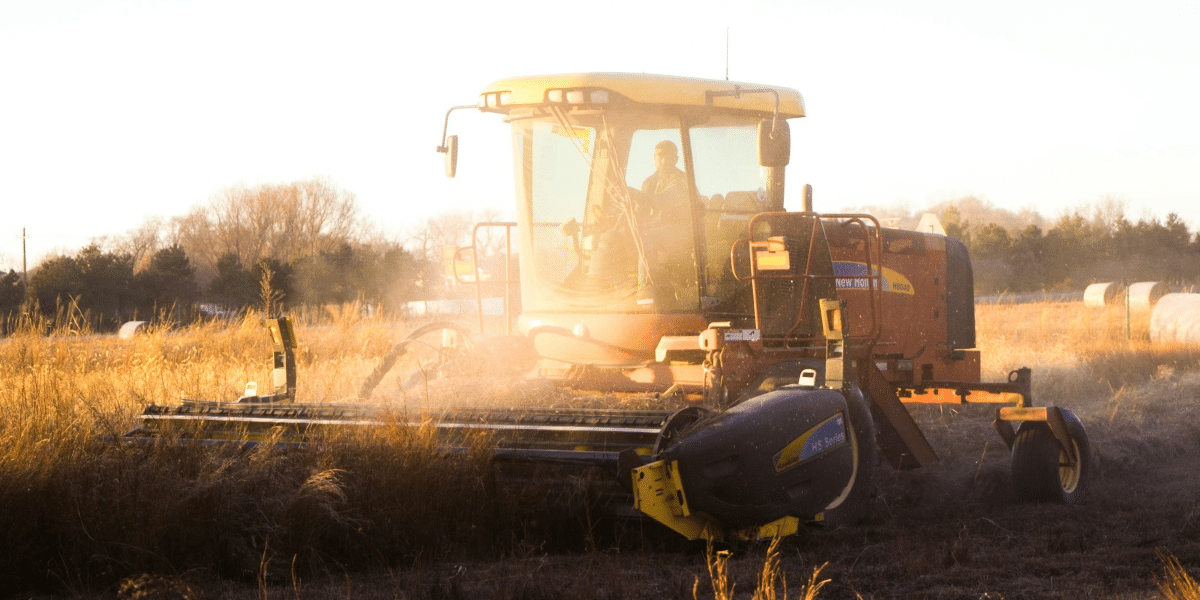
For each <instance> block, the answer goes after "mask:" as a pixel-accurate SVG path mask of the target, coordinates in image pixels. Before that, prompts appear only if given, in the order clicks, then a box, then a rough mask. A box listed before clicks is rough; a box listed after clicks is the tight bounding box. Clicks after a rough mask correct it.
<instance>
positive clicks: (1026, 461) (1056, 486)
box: [1012, 409, 1095, 504]
mask: <svg viewBox="0 0 1200 600" xmlns="http://www.w3.org/2000/svg"><path fill="white" fill-rule="evenodd" d="M1062 415H1063V421H1064V422H1065V423H1066V425H1067V433H1068V434H1069V435H1070V438H1071V446H1072V450H1073V451H1074V453H1075V456H1077V457H1078V460H1077V461H1076V463H1075V465H1074V466H1072V465H1071V461H1070V459H1069V458H1068V457H1067V453H1066V451H1064V450H1063V448H1062V446H1061V445H1060V444H1059V443H1058V439H1057V438H1055V437H1054V433H1053V432H1051V431H1050V426H1049V425H1047V424H1046V423H1043V422H1040V421H1029V422H1025V423H1021V426H1020V428H1018V429H1017V437H1016V439H1015V440H1014V441H1013V449H1012V480H1013V492H1015V493H1016V496H1017V499H1018V500H1020V501H1022V502H1061V503H1066V504H1076V503H1078V502H1080V501H1082V500H1083V498H1084V497H1085V495H1086V494H1087V490H1088V487H1089V486H1090V485H1091V481H1092V478H1093V477H1094V476H1095V473H1094V471H1095V467H1094V465H1093V460H1092V446H1091V443H1090V442H1089V441H1088V436H1087V431H1085V430H1084V428H1083V423H1082V422H1081V421H1080V420H1079V418H1078V417H1076V416H1075V414H1074V413H1072V412H1071V411H1069V410H1065V409H1064V410H1063V411H1062Z"/></svg>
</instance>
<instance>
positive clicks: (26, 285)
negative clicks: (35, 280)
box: [21, 227, 29, 304]
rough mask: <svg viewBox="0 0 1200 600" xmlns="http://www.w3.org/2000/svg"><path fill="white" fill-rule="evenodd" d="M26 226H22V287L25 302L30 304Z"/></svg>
mask: <svg viewBox="0 0 1200 600" xmlns="http://www.w3.org/2000/svg"><path fill="white" fill-rule="evenodd" d="M26 237H28V236H26V235H25V228H24V227H22V228H21V287H22V288H23V289H24V290H25V298H24V304H29V267H28V266H27V265H26V262H25V257H26V254H25V238H26Z"/></svg>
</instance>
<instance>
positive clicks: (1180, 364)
mask: <svg viewBox="0 0 1200 600" xmlns="http://www.w3.org/2000/svg"><path fill="white" fill-rule="evenodd" d="M362 315H363V313H362V311H361V309H359V308H357V307H354V306H347V307H338V308H336V309H331V310H330V311H328V312H326V313H324V314H314V315H310V316H306V317H305V318H304V319H301V320H300V322H299V323H297V334H298V338H299V341H300V344H301V346H300V348H298V350H297V362H298V365H299V377H300V381H299V393H298V398H297V399H298V400H299V401H303V402H337V401H344V400H347V399H351V398H352V397H353V396H354V394H355V392H356V391H357V389H358V385H359V383H360V382H361V381H362V378H363V377H364V376H365V375H366V374H367V373H369V372H370V370H371V369H372V368H373V367H374V366H375V364H376V361H377V360H378V359H379V357H381V356H383V355H384V354H385V353H386V352H387V350H388V349H389V348H390V347H391V346H392V345H393V344H395V343H396V342H398V341H400V340H402V339H403V338H404V336H405V335H406V334H407V332H408V331H409V326H408V325H406V324H402V323H401V324H397V323H392V322H388V321H385V320H382V319H378V318H367V317H364V316H362ZM1124 317H1125V315H1124V312H1123V310H1120V309H1104V310H1092V309H1086V308H1084V307H1082V306H1081V305H1078V304H1029V305H1015V306H1014V305H983V306H979V307H977V319H978V327H977V329H978V331H979V336H978V337H979V346H980V349H981V351H982V354H983V369H984V376H985V379H986V380H1001V379H1003V378H1004V377H1005V376H1006V375H1007V373H1008V371H1010V370H1012V369H1015V368H1018V367H1021V366H1029V367H1032V368H1033V369H1034V386H1035V387H1034V392H1035V398H1036V399H1037V400H1038V402H1039V403H1041V404H1058V405H1062V406H1067V407H1069V408H1071V409H1072V410H1075V411H1076V412H1077V413H1079V414H1080V415H1081V416H1082V417H1083V419H1084V421H1085V423H1087V424H1088V427H1089V430H1090V431H1093V432H1096V431H1098V432H1100V433H1101V434H1102V437H1104V438H1105V439H1107V440H1120V441H1121V443H1120V444H1116V443H1112V444H1110V445H1109V446H1107V447H1105V446H1103V444H1101V447H1100V450H1101V451H1102V452H1103V453H1104V456H1105V462H1106V464H1108V465H1110V466H1111V465H1117V466H1120V465H1121V464H1124V463H1125V462H1128V463H1129V464H1136V463H1135V461H1134V460H1133V458H1132V457H1133V455H1134V454H1136V453H1142V454H1143V455H1144V454H1145V453H1146V452H1163V453H1172V452H1174V453H1177V452H1181V451H1183V450H1181V449H1179V448H1173V447H1168V446H1169V443H1174V442H1169V443H1168V442H1156V440H1164V439H1167V440H1170V439H1180V436H1166V435H1158V434H1159V433H1160V432H1161V431H1163V430H1164V428H1181V427H1183V428H1186V427H1188V426H1189V425H1187V424H1186V423H1180V422H1179V419H1178V418H1177V415H1178V414H1184V413H1186V411H1189V410H1191V404H1192V403H1194V400H1193V397H1192V395H1191V394H1190V393H1187V392H1185V391H1182V390H1186V389H1192V388H1187V387H1182V386H1195V385H1196V384H1197V383H1198V382H1200V373H1198V371H1200V369H1197V367H1198V366H1200V351H1197V350H1196V349H1193V348H1188V347H1183V346H1158V345H1151V344H1150V343H1149V342H1148V341H1146V339H1145V337H1146V336H1145V331H1146V327H1145V322H1144V319H1145V317H1144V315H1143V316H1142V317H1137V316H1136V315H1135V318H1138V319H1141V320H1136V321H1133V322H1132V323H1131V324H1130V327H1129V329H1130V330H1131V332H1132V335H1127V334H1126V322H1125V320H1124ZM46 331H50V332H51V333H52V335H48V336H47V335H44V333H45V332H46ZM270 353H271V347H270V342H269V337H268V336H267V333H266V331H265V329H264V328H263V326H262V323H261V320H260V319H259V318H258V317H257V316H253V315H250V316H246V317H245V318H242V319H239V320H235V321H232V322H227V323H224V322H223V323H206V324H198V325H192V326H187V327H182V328H176V329H169V328H157V329H153V330H151V331H149V332H148V333H147V334H146V335H141V336H138V337H135V338H133V339H130V340H119V339H116V338H115V337H114V336H104V335H96V334H94V333H92V332H90V331H88V330H87V329H86V327H85V326H82V325H81V324H80V321H78V320H71V319H64V320H60V323H59V324H57V325H56V324H53V323H48V322H44V321H43V322H36V323H26V324H24V325H22V326H21V327H18V328H17V331H16V333H15V334H13V335H11V336H9V337H7V338H0V415H2V416H3V419H0V506H4V507H6V508H7V509H8V510H7V513H6V514H5V515H2V516H0V531H3V532H4V534H5V535H4V538H3V540H4V541H5V543H6V544H7V545H6V547H4V548H2V549H0V554H2V555H3V558H0V578H4V580H6V581H9V582H11V584H12V585H13V586H15V587H16V588H21V589H46V588H55V589H66V590H78V591H84V590H95V589H103V588H105V586H114V587H112V589H115V586H116V584H117V582H119V581H121V580H126V579H128V578H129V577H130V576H136V575H137V574H139V573H145V572H149V573H156V574H161V575H163V576H164V577H167V579H166V581H172V580H173V579H172V578H173V577H176V576H180V575H181V574H182V573H184V572H190V571H189V569H195V568H197V566H198V565H206V566H205V567H203V568H205V569H208V570H209V571H210V572H212V573H214V574H215V575H216V576H218V577H222V578H228V579H233V580H244V581H248V582H253V581H258V580H259V579H260V578H261V580H262V581H263V582H264V584H269V585H285V584H286V583H287V582H288V581H291V580H292V578H293V577H296V576H297V575H296V574H297V573H299V574H300V575H299V576H305V574H312V573H325V574H329V573H338V572H341V570H343V569H356V568H367V567H385V568H390V567H391V566H393V565H395V564H397V563H402V562H405V561H409V562H410V563H415V562H417V561H425V562H428V561H441V560H448V559H449V558H450V557H455V556H461V555H468V556H488V557H495V556H515V555H521V553H522V552H526V551H527V550H528V549H529V548H544V547H543V546H542V545H541V544H542V543H543V542H541V541H538V540H540V539H544V537H545V536H546V535H550V534H552V533H553V532H554V531H559V530H561V531H563V532H570V533H565V534H564V535H566V536H567V537H569V536H570V535H576V536H578V537H579V538H580V539H583V538H584V537H588V536H590V535H591V533H590V531H591V528H592V527H593V525H592V524H590V523H588V524H581V523H579V522H562V523H559V522H553V521H552V519H549V518H540V519H533V518H528V514H529V513H528V512H526V513H521V507H519V506H518V505H517V504H518V500H517V499H513V498H508V497H507V496H505V494H503V493H501V492H500V491H498V490H497V489H496V483H495V481H494V480H493V479H492V476H491V475H490V469H489V467H488V465H487V463H486V459H485V458H483V453H479V454H478V455H472V456H467V457H459V458H457V459H447V458H445V457H441V456H439V455H438V454H437V452H436V449H434V448H432V446H431V445H430V444H429V443H428V439H422V438H421V437H420V436H415V437H414V436H412V435H410V434H409V433H407V432H402V431H400V430H386V429H385V430H380V431H376V432H372V433H369V434H368V433H362V434H355V435H350V436H348V437H347V438H345V439H341V440H339V441H340V442H341V443H339V444H335V445H331V446H329V447H325V448H320V449H316V448H309V449H301V450H297V451H292V452H283V451H279V450H275V449H272V448H269V447H266V446H261V447H259V448H257V449H252V450H242V449H236V448H200V447H188V446H163V447H129V446H122V445H119V444H112V443H109V442H106V441H105V438H106V437H111V436H117V435H120V434H121V433H123V432H124V431H127V430H128V429H130V428H132V427H133V426H134V425H136V416H137V414H138V413H139V412H140V411H141V410H142V408H143V407H144V406H145V405H146V404H150V403H168V404H169V403H173V402H175V401H177V399H178V398H180V397H181V396H182V397H189V398H200V399H216V400H232V399H235V398H237V397H238V396H239V395H240V394H241V393H242V391H243V389H244V386H245V383H246V382H247V381H258V382H260V389H263V387H264V385H265V382H267V381H269V359H270ZM430 358H431V357H430V355H429V354H428V353H424V354H421V353H420V352H414V353H413V354H412V355H411V356H407V357H406V359H405V360H406V361H407V362H406V363H404V364H400V365H397V367H396V368H395V369H394V371H393V374H392V375H389V377H388V378H387V379H385V380H384V383H383V384H381V385H380V387H379V388H378V389H377V392H376V396H377V398H379V399H382V400H384V401H391V402H397V403H405V404H413V405H416V404H420V403H422V402H425V401H426V399H425V398H424V397H423V396H421V394H420V393H418V394H416V395H413V394H409V395H405V394H402V393H401V392H400V390H399V379H400V377H399V376H398V375H399V374H400V373H403V372H407V371H412V370H413V369H416V368H417V367H418V366H419V365H420V364H423V363H427V362H428V361H429V360H430ZM558 393H561V392H558ZM504 394H505V392H503V391H501V392H496V397H495V398H492V401H494V402H497V403H509V402H512V403H517V402H537V401H538V400H539V399H540V400H542V401H547V397H546V396H538V397H537V398H532V397H525V396H522V394H526V395H528V394H529V392H528V390H521V391H515V392H511V396H505V395H504ZM461 395H462V396H463V397H466V398H468V399H469V401H472V402H473V403H476V402H486V401H488V400H489V398H487V397H483V396H482V395H481V394H480V392H479V391H478V390H465V391H463V392H462V394H461ZM549 401H552V402H570V401H571V398H569V397H554V398H552V399H551V400H549ZM969 409H970V407H961V408H957V407H932V408H928V409H924V408H923V409H922V411H923V412H921V413H920V414H918V415H917V416H918V419H919V420H920V421H921V422H922V425H923V426H925V427H927V434H928V435H929V436H930V437H931V441H933V442H934V443H935V445H936V446H938V447H939V448H943V447H949V448H955V447H966V448H974V450H972V452H974V454H973V455H971V456H963V457H956V456H955V455H954V452H955V450H953V449H952V450H950V451H948V452H947V453H946V454H947V455H948V456H947V458H949V459H950V460H949V461H948V462H953V461H954V460H955V459H956V458H961V459H962V461H961V462H963V463H964V464H969V465H970V468H971V470H972V472H973V477H974V479H976V480H979V479H986V478H987V477H989V476H991V473H990V471H989V470H988V469H989V468H990V467H987V468H985V462H986V461H985V458H986V459H988V460H992V457H993V454H995V455H999V454H1001V453H1002V451H1003V445H1002V444H1000V443H999V441H998V440H996V442H995V444H992V445H986V444H985V445H983V446H982V451H980V449H979V444H961V445H959V444H956V443H954V441H953V438H954V436H976V437H978V436H980V435H987V434H989V432H988V431H986V430H987V429H988V424H987V421H986V420H983V419H977V421H979V422H978V423H973V424H971V425H970V426H969V427H968V426H964V422H965V421H964V419H963V418H961V415H959V416H958V417H955V416H954V415H953V414H952V413H954V412H956V411H960V410H961V411H968V410H969ZM1193 427H1195V426H1193ZM981 431H982V433H981ZM1197 432H1198V433H1196V434H1195V435H1196V437H1197V439H1200V429H1197ZM990 435H992V436H994V433H990ZM1093 435H1094V437H1096V438H1099V437H1101V436H1096V435H1095V434H1093ZM947 440H949V441H947ZM1156 443H1157V445H1154V444H1156ZM1164 444H1168V445H1164ZM993 449H994V450H995V452H993ZM939 451H941V450H939ZM981 454H982V455H981ZM989 464H990V463H989ZM967 480H968V481H970V480H971V479H970V477H968V478H967ZM981 489H982V491H980V492H978V493H979V494H985V493H987V488H986V487H985V486H981ZM945 493H946V494H948V495H949V494H954V493H957V491H956V490H949V491H946V492H945ZM529 495H531V494H526V496H529ZM526 500H530V498H529V497H525V498H523V499H522V501H526ZM542 502H543V503H544V502H545V499H544V498H543V499H542ZM589 516H590V514H589ZM571 518H575V517H568V519H567V520H568V521H569V520H570V519H571ZM539 521H540V522H539ZM581 531H583V533H582V534H581V535H580V532H581ZM548 532H549V533H548ZM589 539H590V537H589ZM777 551H778V549H777V547H776V546H772V547H771V548H770V549H768V551H767V555H766V557H765V558H764V561H763V563H762V567H761V569H759V570H758V576H757V583H756V584H754V583H747V584H744V585H756V586H757V587H756V591H755V592H754V594H755V597H758V598H773V597H775V594H776V589H777V588H778V587H782V594H781V595H780V596H779V597H782V598H786V597H787V586H786V580H785V579H783V577H782V573H783V571H782V570H781V568H780V566H779V559H778V554H777ZM721 560H724V561H726V562H720V561H721ZM1163 560H1164V562H1165V563H1166V564H1167V575H1166V577H1167V579H1165V580H1164V581H1166V582H1169V584H1170V585H1172V586H1175V587H1173V588H1172V589H1179V590H1187V589H1192V590H1193V591H1194V589H1195V586H1194V581H1193V580H1190V579H1188V578H1187V573H1186V572H1185V571H1183V570H1182V567H1179V564H1178V561H1174V562H1172V561H1171V560H1168V559H1166V558H1164V559H1163ZM727 561H728V556H726V557H724V558H722V557H721V556H720V555H716V556H713V555H710V557H709V561H708V569H709V579H710V582H711V584H712V586H713V588H712V589H713V591H712V593H713V596H714V597H718V598H719V597H726V596H725V595H726V594H727V595H728V596H732V595H733V592H734V590H733V586H732V584H731V583H730V581H731V579H730V578H729V571H728V562H727ZM47 565H50V566H49V567H47ZM1172 568H1174V569H1176V570H1175V571H1172ZM820 572H821V569H815V570H813V571H812V574H811V578H810V581H808V583H807V585H806V586H805V587H804V588H803V589H802V590H801V594H802V595H801V597H804V598H812V597H816V595H817V593H818V592H819V590H820V589H821V588H822V586H824V585H825V583H827V581H828V580H819V577H818V576H819V574H820ZM129 581H134V583H131V584H130V585H131V586H134V587H137V586H138V585H141V586H143V587H145V586H152V584H153V582H154V581H157V580H156V579H154V578H153V577H151V578H144V579H139V580H136V581H135V580H133V579H129ZM739 581H748V580H742V579H739ZM1170 582H1174V583H1170ZM1189 582H1190V585H1192V588H1188V587H1187V585H1188V584H1189ZM172 585H173V584H172ZM726 586H728V587H726ZM131 589H132V588H131ZM696 593H698V592H695V591H694V592H693V595H695V594H696ZM1163 593H1164V595H1166V594H1167V592H1166V591H1165V588H1164V591H1163ZM685 595H686V592H685ZM296 596H297V597H299V593H297V594H296ZM1169 597H1171V596H1169ZM1173 597H1174V598H1194V597H1196V596H1195V595H1192V596H1187V595H1177V596H1173Z"/></svg>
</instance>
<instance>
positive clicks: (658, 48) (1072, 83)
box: [0, 0, 1200, 269]
mask: <svg viewBox="0 0 1200 600" xmlns="http://www.w3.org/2000/svg"><path fill="white" fill-rule="evenodd" d="M476 4H478V6H476ZM851 4H854V5H856V7H854V8H851V7H850V6H851ZM576 6H580V7H582V6H587V7H589V8H588V10H587V11H585V10H584V9H582V8H575V7H576ZM726 28H728V29H729V32H730V34H729V44H730V50H729V74H730V78H731V79H734V80H739V81H746V82H753V83H765V84H777V85H784V86H788V87H793V88H796V89H798V90H800V92H801V93H803V94H804V96H805V99H806V102H807V105H808V111H809V116H808V117H807V118H805V119H802V120H801V121H799V122H794V123H793V125H792V136H793V146H794V148H793V154H792V164H791V166H790V167H789V168H788V171H789V172H788V182H789V183H790V184H792V187H791V190H792V192H793V193H789V203H791V202H792V200H791V199H795V198H798V193H795V192H797V190H798V188H799V184H801V183H804V182H809V183H812V184H813V186H814V188H815V202H816V206H817V209H818V210H824V211H834V210H840V209H844V208H847V207H857V206H863V205H893V204H898V203H902V202H903V203H907V204H908V205H909V206H910V207H912V208H923V207H924V206H927V205H929V204H933V203H936V202H939V201H942V200H948V199H952V198H957V197H960V196H963V195H968V194H973V195H976V196H981V197H983V198H986V199H988V200H990V201H992V202H993V203H995V204H997V205H1001V206H1011V207H1013V208H1020V207H1032V208H1034V209H1035V210H1037V211H1038V212H1040V213H1042V214H1043V215H1044V216H1047V217H1049V218H1055V217H1057V216H1058V215H1060V214H1061V213H1062V212H1064V211H1065V210H1068V209H1071V208H1075V207H1078V206H1080V205H1082V204H1085V203H1090V202H1096V201H1097V200H1100V199H1101V198H1103V197H1104V196H1113V197H1118V198H1123V199H1124V200H1125V202H1126V214H1127V215H1128V216H1131V217H1134V218H1138V217H1143V216H1153V217H1158V218H1163V217H1165V216H1166V214H1167V213H1169V212H1172V211H1173V212H1177V213H1179V215H1180V216H1182V217H1183V218H1184V220H1185V221H1187V222H1188V224H1189V225H1190V226H1192V228H1193V230H1195V229H1196V228H1197V227H1198V226H1200V110H1198V109H1197V107H1200V35H1197V34H1196V32H1197V31H1200V8H1198V7H1197V4H1196V3H1195V2H1159V1H1156V0H1147V1H1143V2H1138V3H1132V2H1119V3H1118V2H1111V1H1110V2H1094V1H1093V2H1077V3H1076V2H1046V1H1044V0H1039V1H1036V2H1035V1H1026V0H1016V1H1010V2H991V3H976V2H962V1H960V0H954V1H945V2H936V1H934V2H931V1H922V0H915V1H910V2H893V1H878V2H859V3H847V2H837V1H832V0H831V1H816V2H809V1H796V2H784V1H778V2H769V1H764V0H738V1H737V2H731V1H729V0H716V1H710V0H690V1H686V2H654V1H652V0H640V1H636V2H630V1H626V0H613V1H609V2H601V3H594V2H593V3H578V4H576V3H569V2H562V1H561V0H549V1H546V2H536V3H518V2H486V3H485V2H472V1H468V2H466V3H462V2H459V3H439V2H422V3H419V4H418V3H403V2H394V1H393V2H389V1H371V0H363V1H349V2H337V3H332V2H315V1H311V0H287V1H279V2H272V1H263V0H236V1H228V0H200V1H193V0H178V1H175V0H146V1H140V2H138V1H128V2H118V1H113V0H76V1H69V0H59V1H47V2H17V1H9V2H4V3H2V4H0V85H2V88H0V175H2V179H3V187H2V188H0V189H2V190H3V191H0V198H2V200H0V207H2V208H0V267H3V268H5V269H7V268H10V267H13V268H17V269H20V265H21V239H20V235H21V228H22V227H25V228H27V230H28V236H29V237H28V252H29V259H30V266H31V267H32V266H34V265H35V264H36V263H37V261H38V260H40V259H41V258H43V257H44V256H46V255H47V253H49V252H52V251H55V250H59V251H65V252H68V253H74V252H75V251H76V250H77V249H78V248H80V247H82V246H83V245H85V244H86V243H87V242H88V240H89V239H90V238H92V237H96V236H102V235H117V234H121V233H123V232H125V231H128V230H130V229H132V228H134V227H136V226H137V225H138V224H140V223H141V222H142V221H143V220H144V219H145V218H146V217H147V216H149V215H160V216H163V217H168V218H169V217H172V216H177V215H182V214H184V213H186V212H187V211H188V210H189V209H190V208H191V207H193V206H195V205H197V204H199V203H202V202H204V201H206V200H207V199H208V198H209V197H210V196H212V195H213V194H215V193H217V192H218V191H220V190H221V189H223V188H225V187H228V186H230V185H233V184H236V183H246V184H250V185H254V184H259V183H282V182H289V181H295V180H299V179H304V178H308V177H311V176H314V175H321V176H327V177H329V178H331V179H332V180H333V181H334V182H335V183H336V184H337V185H338V186H340V187H342V188H344V189H347V190H349V191H351V192H354V193H355V194H356V195H357V197H358V200H359V204H360V206H361V208H362V209H363V212H364V213H365V214H366V215H367V216H369V217H370V218H371V219H372V220H373V221H374V222H376V223H377V224H378V225H379V226H380V227H381V228H383V229H384V230H387V231H392V232H397V233H399V232H401V231H403V230H404V229H405V228H407V227H409V226H411V225H412V224H413V223H415V222H418V221H420V220H422V219H424V218H426V217H428V216H432V215H434V214H436V213H438V212H440V211H443V210H447V209H451V208H468V209H475V208H481V207H487V206H494V207H497V208H499V209H501V210H502V211H504V212H505V213H511V210H510V205H511V203H512V175H511V173H512V168H511V164H510V160H511V156H510V154H511V150H510V148H511V146H510V143H509V141H508V132H507V126H506V125H504V124H502V123H501V122H500V120H499V118H497V117H496V116H494V115H482V114H479V113H455V115H454V117H452V119H451V128H452V130H453V132H454V133H457V134H459V136H460V142H461V145H462V147H461V155H462V156H461V159H460V162H459V176H458V178H456V179H454V180H449V179H446V178H445V177H444V175H443V174H442V156H441V155H439V154H437V153H435V152H434V147H435V146H436V145H437V144H438V142H439V141H440V136H441V129H442V120H443V117H444V115H445V111H446V109H447V108H449V107H450V106H452V105H456V104H473V103H474V102H475V100H476V95H477V94H478V92H479V91H480V90H481V89H482V88H483V87H484V86H485V85H486V84H488V83H490V82H491V81H493V80H496V79H500V78H502V77H507V76H512V75H527V74H540V73H555V72H573V71H644V72H650V73H666V74H675V75H687V76H696V77H708V78H714V79H721V78H724V76H725V60H726V52H725V48H726V43H725V41H726Z"/></svg>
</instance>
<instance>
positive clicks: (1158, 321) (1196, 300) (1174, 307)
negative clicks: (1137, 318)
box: [1150, 294, 1200, 344]
mask: <svg viewBox="0 0 1200 600" xmlns="http://www.w3.org/2000/svg"><path fill="white" fill-rule="evenodd" d="M1150 341H1152V342H1155V343H1160V344H1169V343H1174V342H1178V343H1185V344H1200V294H1166V295H1164V296H1163V297H1161V298H1159V299H1158V303H1157V304H1155V305H1154V312H1153V313H1151V314H1150Z"/></svg>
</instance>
